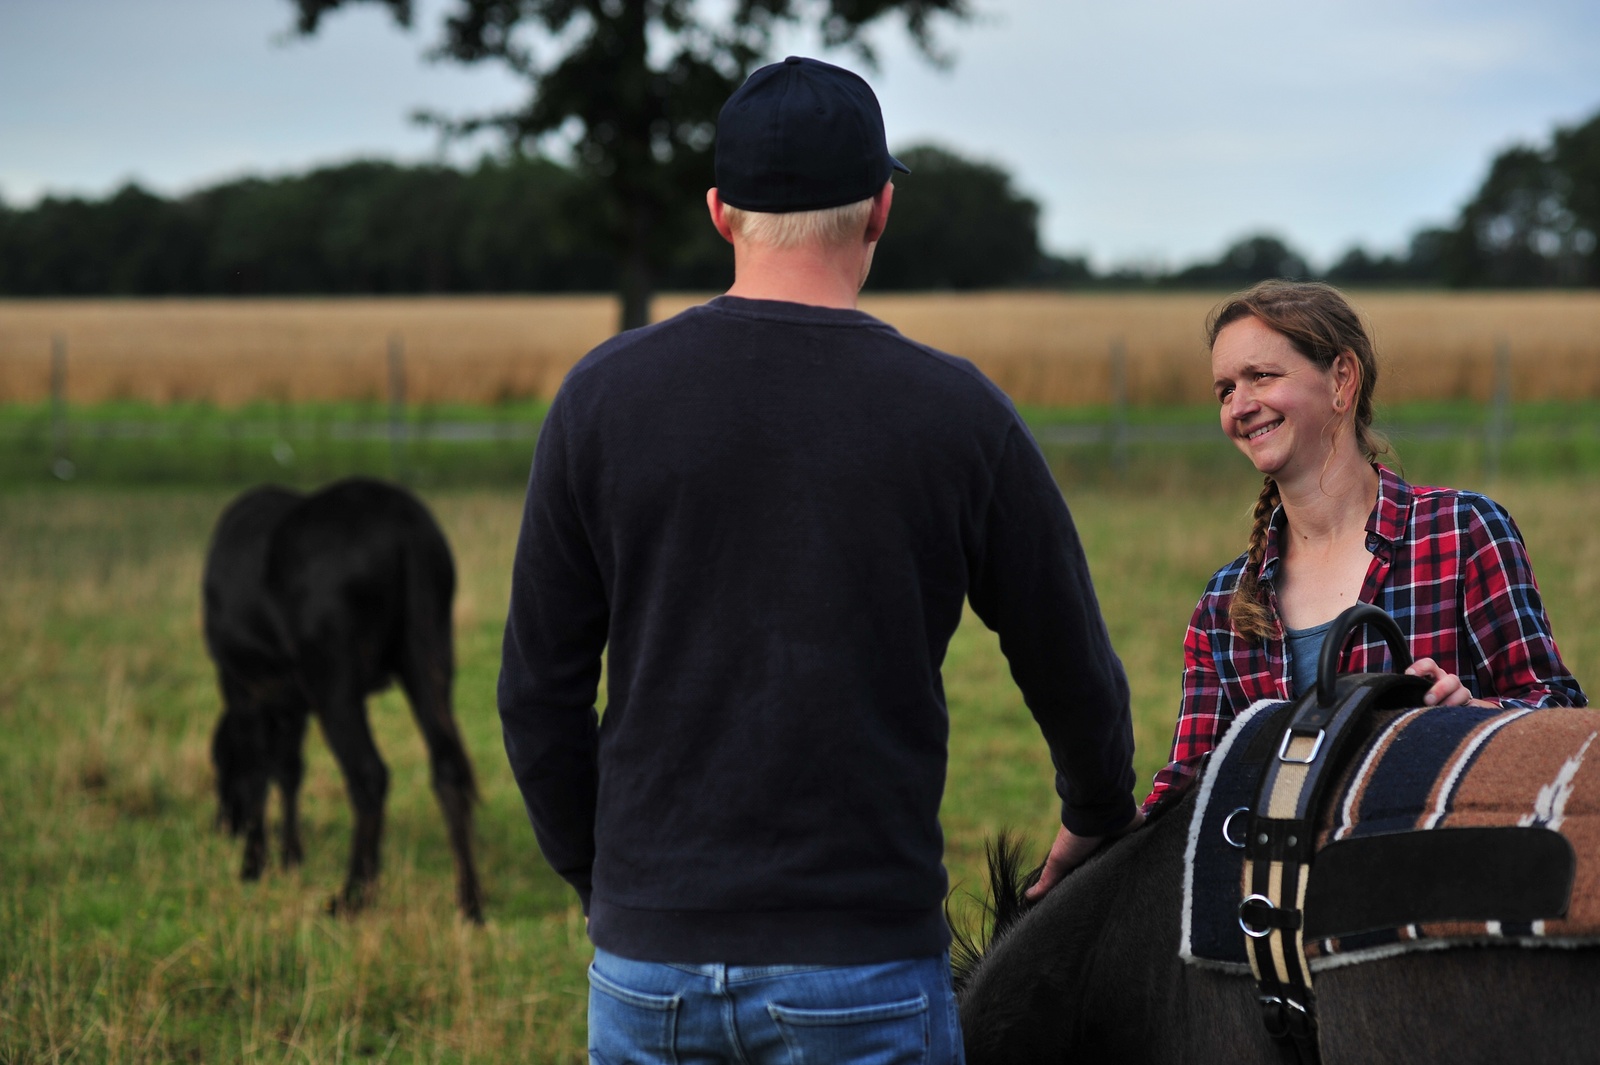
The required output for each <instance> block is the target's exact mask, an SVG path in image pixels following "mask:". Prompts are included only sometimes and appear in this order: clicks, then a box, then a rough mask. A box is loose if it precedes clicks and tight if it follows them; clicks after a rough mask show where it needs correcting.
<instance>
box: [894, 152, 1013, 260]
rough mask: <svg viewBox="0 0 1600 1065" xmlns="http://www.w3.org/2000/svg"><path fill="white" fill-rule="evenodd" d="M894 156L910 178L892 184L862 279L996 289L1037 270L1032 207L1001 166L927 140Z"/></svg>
mask: <svg viewBox="0 0 1600 1065" xmlns="http://www.w3.org/2000/svg"><path fill="white" fill-rule="evenodd" d="M895 156H896V158H898V159H899V160H900V161H901V162H903V163H905V164H906V165H907V166H909V167H910V168H911V176H910V177H908V178H906V179H905V181H904V182H903V184H902V187H900V188H897V189H896V190H895V196H894V210H893V212H891V214H890V216H889V232H888V234H887V235H886V237H885V239H884V241H883V243H881V244H879V245H878V250H877V252H876V254H875V255H874V257H873V262H872V274H871V276H870V278H869V280H868V284H870V285H872V286H873V287H874V288H880V289H930V288H933V289H940V288H943V289H974V288H996V287H999V286H1002V285H1009V284H1015V283H1016V282H1018V281H1022V280H1025V279H1028V278H1030V277H1033V276H1035V275H1036V274H1037V273H1038V271H1039V268H1040V265H1041V264H1040V254H1039V205H1038V204H1037V203H1035V202H1034V201H1033V200H1030V199H1028V198H1027V197H1025V196H1022V195H1019V194H1018V193H1017V192H1016V191H1015V190H1013V189H1012V188H1011V177H1010V175H1008V174H1007V173H1006V172H1005V171H1004V170H1001V169H1000V168H999V167H997V166H992V165H990V164H988V163H976V162H973V161H971V160H969V159H964V158H962V157H961V156H959V155H957V154H956V153H954V152H952V151H949V150H947V149H945V148H939V147H936V146H933V145H920V146H917V147H913V148H908V149H906V150H905V151H903V152H896V153H895Z"/></svg>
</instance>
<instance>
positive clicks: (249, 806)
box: [239, 776, 267, 880]
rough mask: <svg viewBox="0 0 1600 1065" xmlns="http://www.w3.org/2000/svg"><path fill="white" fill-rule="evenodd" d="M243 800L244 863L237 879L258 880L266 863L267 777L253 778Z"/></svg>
mask: <svg viewBox="0 0 1600 1065" xmlns="http://www.w3.org/2000/svg"><path fill="white" fill-rule="evenodd" d="M249 791H250V794H249V796H248V798H246V800H245V804H244V806H245V819H244V864H243V866H241V867H240V869H239V879H241V880H260V879H261V871H262V870H263V869H265V868H266V864H267V778H266V777H265V776H261V777H258V778H253V779H252V780H251V781H250V785H249Z"/></svg>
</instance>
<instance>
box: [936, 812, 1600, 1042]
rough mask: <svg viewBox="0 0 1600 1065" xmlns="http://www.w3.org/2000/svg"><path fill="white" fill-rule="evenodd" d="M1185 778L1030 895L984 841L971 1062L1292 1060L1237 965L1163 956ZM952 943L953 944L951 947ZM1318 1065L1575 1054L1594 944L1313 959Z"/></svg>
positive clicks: (1586, 1029) (1597, 1023)
mask: <svg viewBox="0 0 1600 1065" xmlns="http://www.w3.org/2000/svg"><path fill="white" fill-rule="evenodd" d="M1193 812H1194V796H1193V792H1192V791H1191V792H1190V793H1189V794H1187V795H1185V796H1183V797H1182V799H1181V800H1177V801H1174V802H1172V803H1169V804H1167V805H1166V807H1165V808H1164V809H1160V810H1156V811H1152V815H1151V817H1150V819H1149V821H1148V822H1147V823H1146V825H1145V826H1144V827H1143V828H1141V829H1139V830H1138V831H1136V832H1133V833H1131V834H1129V835H1128V836H1126V837H1124V838H1122V839H1120V840H1117V841H1115V843H1114V844H1112V845H1110V846H1108V847H1107V848H1106V849H1105V850H1104V851H1103V852H1102V853H1100V854H1098V855H1096V856H1095V857H1093V858H1092V859H1090V861H1089V862H1087V863H1085V864H1084V865H1083V866H1082V867H1080V868H1079V869H1078V870H1077V871H1075V872H1073V873H1072V874H1071V875H1070V876H1068V877H1067V878H1066V879H1065V880H1064V881H1062V882H1061V883H1060V884H1058V885H1057V886H1056V887H1055V888H1054V889H1052V890H1051V892H1050V893H1049V894H1048V895H1046V896H1045V897H1044V898H1043V899H1042V900H1041V901H1039V902H1038V903H1036V904H1032V905H1029V904H1028V903H1026V902H1025V901H1024V900H1023V898H1022V889H1023V888H1024V887H1025V886H1026V883H1027V882H1028V881H1029V880H1031V879H1034V878H1036V876H1037V873H1035V874H1033V876H1032V877H1019V876H1018V875H1017V871H1018V866H1019V860H1018V858H1017V854H1016V851H1015V850H1014V849H1011V848H1008V847H1007V846H1006V845H1005V844H1004V842H1003V841H1002V844H1001V845H1000V846H999V847H998V848H997V849H996V850H995V851H992V852H991V857H990V879H991V886H990V890H991V892H993V902H992V904H991V905H992V908H993V912H994V913H995V915H996V920H995V927H994V929H993V931H992V932H991V933H990V938H989V942H988V943H987V945H977V946H972V945H968V949H967V950H966V951H965V952H963V951H962V949H961V944H959V943H958V945H957V950H956V952H955V953H956V957H957V960H956V963H955V966H956V974H955V976H956V985H957V995H958V998H959V1000H960V1007H961V1024H962V1029H963V1032H964V1036H965V1040H966V1053H967V1061H968V1062H969V1065H990V1063H994V1062H1017V1063H1023V1062H1026V1063H1029V1065H1055V1063H1064V1062H1098V1061H1105V1062H1119V1063H1129V1065H1134V1063H1139V1062H1153V1063H1154V1062H1160V1063H1171V1065H1176V1063H1212V1062H1215V1063H1218V1065H1223V1063H1226V1065H1251V1063H1256V1062H1259V1063H1262V1065H1278V1063H1281V1062H1284V1061H1287V1060H1293V1059H1292V1057H1286V1056H1285V1051H1284V1050H1283V1049H1282V1048H1280V1047H1279V1046H1278V1045H1277V1044H1275V1043H1274V1042H1273V1041H1272V1040H1271V1038H1270V1037H1269V1036H1268V1035H1267V1033H1266V1029H1265V1027H1264V1025H1263V1023H1262V1018H1261V1011H1260V1008H1259V1007H1258V1005H1257V1002H1256V991H1255V986H1254V983H1253V982H1252V981H1251V979H1250V978H1249V977H1248V976H1235V975H1232V974H1228V973H1223V972H1218V971H1213V970H1208V969H1202V968H1197V967H1195V966H1191V965H1187V964H1184V963H1183V962H1181V961H1180V960H1179V957H1178V940H1179V922H1180V920H1181V915H1180V908H1181V906H1182V879H1183V854H1184V847H1185V843H1186V841H1187V837H1188V829H1189V821H1190V817H1191V815H1192V814H1193ZM963 953H965V956H964V957H963ZM1316 1002H1317V1014H1318V1025H1319V1031H1320V1042H1321V1051H1322V1060H1323V1062H1324V1063H1325V1065H1347V1063H1348V1065H1354V1063H1360V1065H1400V1063H1406V1065H1410V1063H1415V1065H1428V1063H1435V1062H1442V1061H1448V1062H1457V1063H1461V1062H1503V1061H1538V1062H1540V1063H1542V1065H1543V1063H1550V1062H1590V1061H1594V1060H1595V1056H1596V1054H1597V1052H1600V1050H1597V1048H1600V950H1597V949H1594V948H1581V949H1562V948H1554V947H1543V948H1518V947H1509V946H1508V947H1473V948H1463V949H1453V950H1436V951H1429V952H1426V953H1407V954H1401V955H1399V956H1396V957H1391V958H1386V959H1383V960H1379V961H1368V962H1363V963H1361V964H1357V965H1348V966H1343V967H1338V968H1330V969H1325V970H1323V971H1321V972H1320V973H1318V975H1317V978H1316Z"/></svg>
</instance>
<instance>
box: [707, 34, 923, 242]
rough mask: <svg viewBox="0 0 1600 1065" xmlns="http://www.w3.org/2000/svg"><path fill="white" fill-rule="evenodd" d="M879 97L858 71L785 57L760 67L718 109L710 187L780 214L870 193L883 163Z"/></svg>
mask: <svg viewBox="0 0 1600 1065" xmlns="http://www.w3.org/2000/svg"><path fill="white" fill-rule="evenodd" d="M895 170H899V171H900V172H902V173H905V174H909V173H911V169H910V168H909V167H907V166H906V165H905V164H904V163H902V162H900V160H898V159H896V158H895V157H894V156H892V155H890V154H889V143H888V140H887V139H886V138H885V136H884V133H883V112H882V111H881V110H879V108H878V98H877V97H876V96H874V95H873V94H872V89H871V87H870V86H868V85H867V83H866V82H865V81H863V80H862V79H861V77H860V76H859V75H856V74H853V73H851V72H850V71H848V70H845V69H844V68H843V67H836V66H833V65H832V64H830V63H824V62H821V61H820V60H816V59H807V58H805V57H802V56H793V55H792V56H790V57H789V58H787V59H785V60H784V61H783V62H781V63H773V64H771V65H769V66H764V67H762V68H761V69H760V70H757V71H756V72H755V73H754V74H751V75H750V77H749V78H747V79H746V80H745V83H744V84H743V85H741V86H739V88H738V89H736V90H735V91H734V94H733V95H732V96H730V97H728V102H727V103H725V104H723V105H722V113H721V114H720V115H719V116H718V117H717V144H716V176H717V195H718V196H719V197H721V199H722V202H723V203H726V204H729V205H731V206H734V207H738V208H741V209H743V210H746V211H762V212H765V213H768V214H788V213H790V212H793V211H820V210H822V209H824V208H827V207H841V206H843V205H844V204H847V203H856V202H857V201H859V200H864V199H866V198H867V197H869V196H873V195H875V194H876V193H877V191H878V190H879V189H881V188H883V185H884V182H886V181H888V180H889V175H890V173H891V172H893V171H895Z"/></svg>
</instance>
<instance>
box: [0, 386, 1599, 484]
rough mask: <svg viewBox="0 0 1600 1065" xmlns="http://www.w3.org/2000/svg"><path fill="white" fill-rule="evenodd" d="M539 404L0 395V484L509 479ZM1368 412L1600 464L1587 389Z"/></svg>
mask: <svg viewBox="0 0 1600 1065" xmlns="http://www.w3.org/2000/svg"><path fill="white" fill-rule="evenodd" d="M547 406H548V405H547V404H545V403H544V402H542V401H537V400H521V401H508V402H505V403H501V404H495V405H490V406H467V405H445V404H430V405H420V404H419V405H411V406H407V407H400V408H396V407H392V406H391V405H389V404H388V403H385V402H382V401H379V400H371V401H366V402H341V403H269V402H259V403H254V404H251V405H249V406H246V407H244V408H241V409H237V410H224V409H219V408H217V407H214V406H211V405H209V404H202V403H177V404H170V405H166V406H155V405H151V404H148V403H138V402H132V401H125V402H113V403H102V404H94V405H87V406H83V405H79V406H71V405H62V406H55V405H52V404H50V403H32V404H0V487H5V486H21V485H27V484H36V485H37V484H48V483H51V482H53V481H71V482H73V483H77V484H90V485H105V486H120V487H126V486H129V485H151V486H154V485H169V486H170V485H187V486H201V485H207V486H214V487H239V486H243V485H248V484H256V483H260V482H262V481H278V482H281V483H286V484H296V485H302V486H311V485H316V484H321V483H323V482H326V481H328V480H331V479H333V478H334V477H338V476H342V475H346V474H350V473H356V472H360V473H367V474H373V475H377V476H384V477H394V478H397V479H399V480H403V481H405V482H406V483H408V484H411V485H414V486H416V487H419V488H423V489H430V488H446V487H450V488H461V487H482V488H505V487H520V486H522V485H523V484H524V483H525V482H526V480H527V475H528V459H529V456H530V454H531V451H532V447H533V442H534V439H535V437H536V436H537V434H538V431H539V426H540V424H541V422H542V421H543V418H544V412H545V410H546V409H547ZM1023 416H1024V417H1025V418H1026V419H1027V421H1028V423H1029V425H1030V426H1031V427H1032V428H1033V430H1034V433H1035V434H1036V436H1037V437H1038V439H1039V442H1040V445H1041V446H1042V447H1043V448H1044V450H1045V453H1046V455H1047V456H1048V457H1049V459H1050V461H1051V464H1052V466H1053V467H1054V468H1055V470H1056V473H1057V476H1058V478H1059V479H1060V480H1061V482H1062V483H1063V484H1064V485H1068V486H1084V485H1090V486H1105V487H1109V486H1114V485H1123V486H1128V485H1136V486H1138V487H1142V488H1144V489H1146V490H1154V491H1165V490H1167V489H1169V488H1173V487H1186V488H1192V487H1194V486H1195V485H1196V484H1197V483H1201V482H1204V483H1207V484H1210V485H1212V486H1214V487H1216V488H1218V489H1220V490H1226V489H1227V488H1228V486H1230V485H1232V484H1234V483H1236V477H1237V468H1236V467H1237V461H1236V460H1235V459H1234V456H1233V452H1232V449H1231V447H1230V446H1229V444H1228V443H1227V442H1226V441H1225V440H1224V439H1223V438H1222V435H1221V432H1220V430H1219V429H1218V426H1217V413H1216V408H1215V407H1214V406H1211V405H1209V404H1201V405H1198V406H1184V407H1142V406H1128V407H1122V408H1114V407H1108V406H1098V407H1096V406H1088V407H1077V408H1064V409H1049V408H1027V409H1024V410H1023ZM1377 421H1378V424H1379V427H1380V428H1381V429H1382V430H1383V431H1385V432H1386V433H1387V434H1388V435H1389V437H1390V438H1391V439H1392V440H1393V442H1394V444H1395V445H1396V448H1397V450H1398V452H1399V453H1400V454H1401V455H1402V456H1403V457H1404V458H1405V460H1406V465H1407V467H1408V469H1411V470H1413V471H1414V472H1415V471H1416V470H1425V471H1429V472H1428V473H1427V476H1433V477H1438V478H1443V479H1449V480H1451V481H1452V482H1455V481H1460V480H1461V479H1462V478H1463V477H1494V476H1504V477H1526V476H1535V477H1545V476H1550V475H1552V474H1554V475H1595V476H1600V401H1596V400H1586V399H1585V400H1575V401H1572V402H1565V403H1552V402H1542V403H1518V404H1510V405H1507V406H1505V407H1504V408H1499V409H1497V408H1495V407H1493V406H1485V405H1483V404H1479V403H1473V402H1468V401H1456V402H1437V403H1412V404H1405V405H1401V406H1396V407H1392V408H1382V407H1380V408H1379V410H1378V417H1377ZM1435 471H1436V472H1435Z"/></svg>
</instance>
